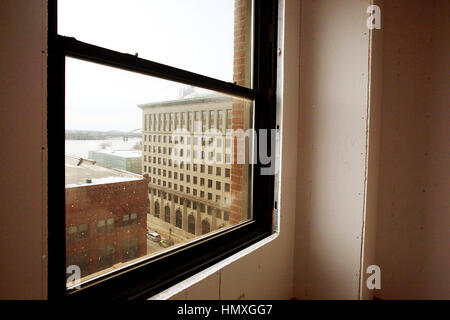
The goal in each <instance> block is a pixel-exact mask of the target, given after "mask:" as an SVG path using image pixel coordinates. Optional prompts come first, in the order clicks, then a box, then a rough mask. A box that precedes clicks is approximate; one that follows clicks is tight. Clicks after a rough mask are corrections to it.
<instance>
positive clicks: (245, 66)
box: [230, 0, 251, 225]
mask: <svg viewBox="0 0 450 320" xmlns="http://www.w3.org/2000/svg"><path fill="white" fill-rule="evenodd" d="M248 3H250V2H249V1H248V0H236V1H235V11H234V60H233V81H234V82H235V83H236V84H237V85H240V86H248V85H249V84H250V79H249V75H250V70H249V68H250V66H251V61H248V58H247V57H249V55H248V52H247V50H248V49H247V48H249V46H248V42H249V41H251V39H249V35H250V33H249V28H248V23H247V22H248V21H247V20H248V18H247V10H248V9H250V8H247V5H248ZM244 114H245V102H243V101H240V100H238V99H236V100H234V102H233V118H232V129H233V130H238V129H242V130H244V131H245V130H247V129H248V125H246V124H245V116H244ZM233 145H234V146H233V150H235V152H234V159H233V164H232V166H231V211H230V224H232V225H234V224H237V223H239V222H241V221H242V220H243V217H246V216H247V212H244V210H245V211H247V210H248V206H246V205H245V203H246V201H244V197H246V190H244V188H243V182H244V179H248V177H246V176H244V172H245V170H244V166H245V165H243V164H237V154H236V150H237V141H236V140H235V139H234V141H233Z"/></svg>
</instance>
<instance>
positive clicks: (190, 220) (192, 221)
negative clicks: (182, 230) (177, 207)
mask: <svg viewBox="0 0 450 320" xmlns="http://www.w3.org/2000/svg"><path fill="white" fill-rule="evenodd" d="M188 232H189V233H192V234H195V218H194V216H193V215H192V214H191V215H190V216H189V218H188Z"/></svg>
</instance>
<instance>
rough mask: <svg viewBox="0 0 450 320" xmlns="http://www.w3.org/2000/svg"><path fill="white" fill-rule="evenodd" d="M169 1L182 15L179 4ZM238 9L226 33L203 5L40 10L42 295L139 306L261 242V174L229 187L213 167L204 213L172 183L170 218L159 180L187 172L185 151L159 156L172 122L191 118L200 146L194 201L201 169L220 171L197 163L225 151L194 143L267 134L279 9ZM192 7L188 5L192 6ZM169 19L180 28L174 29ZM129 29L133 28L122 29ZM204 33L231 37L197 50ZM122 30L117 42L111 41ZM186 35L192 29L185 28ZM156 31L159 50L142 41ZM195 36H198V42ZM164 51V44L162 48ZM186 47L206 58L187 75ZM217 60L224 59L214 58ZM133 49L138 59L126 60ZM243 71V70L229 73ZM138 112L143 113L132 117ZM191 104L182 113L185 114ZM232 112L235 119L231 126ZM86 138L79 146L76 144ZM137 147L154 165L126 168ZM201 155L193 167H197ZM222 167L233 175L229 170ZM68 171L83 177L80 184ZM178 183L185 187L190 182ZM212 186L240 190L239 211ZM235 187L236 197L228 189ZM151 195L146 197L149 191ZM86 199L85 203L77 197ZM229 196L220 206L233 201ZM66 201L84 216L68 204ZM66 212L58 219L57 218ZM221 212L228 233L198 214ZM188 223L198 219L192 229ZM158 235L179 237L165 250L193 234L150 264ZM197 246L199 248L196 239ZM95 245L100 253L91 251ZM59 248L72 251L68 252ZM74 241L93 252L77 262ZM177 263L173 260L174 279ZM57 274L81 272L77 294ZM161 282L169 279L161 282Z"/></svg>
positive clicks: (265, 215) (252, 169)
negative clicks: (43, 26) (44, 130)
mask: <svg viewBox="0 0 450 320" xmlns="http://www.w3.org/2000/svg"><path fill="white" fill-rule="evenodd" d="M173 1H175V2H176V1H180V4H181V3H183V5H185V4H186V2H187V0H173ZM240 1H243V2H245V1H246V3H247V5H248V8H249V10H237V8H234V6H235V5H236V4H237V3H239V2H238V1H234V0H224V2H227V6H228V9H229V10H228V11H227V12H228V14H230V15H231V17H233V19H235V20H236V19H239V20H236V21H240V22H241V23H226V22H224V21H223V20H222V18H223V17H222V15H223V13H224V10H217V8H216V7H215V6H216V4H214V3H213V2H211V1H203V2H201V3H202V4H203V7H198V8H197V7H196V8H195V9H196V10H189V11H183V12H182V13H183V14H180V12H175V11H174V10H176V9H174V8H177V6H171V7H170V8H172V9H171V10H172V11H167V10H164V8H166V9H167V7H168V5H167V4H166V2H168V1H160V2H142V4H139V5H136V6H143V7H145V8H146V10H142V11H141V10H140V8H139V7H136V6H131V5H129V4H122V5H121V6H120V7H118V6H117V4H116V3H114V2H111V1H106V0H98V1H96V2H95V3H94V2H93V3H92V4H90V6H89V7H83V5H82V4H80V2H77V1H64V0H60V1H57V0H49V20H50V22H49V25H50V27H49V55H48V57H49V58H48V59H49V70H48V82H49V85H48V88H49V90H48V91H49V93H48V96H49V97H48V99H49V104H48V105H49V116H48V144H49V146H51V148H49V150H51V151H50V152H49V168H52V169H51V170H54V172H55V174H54V175H53V174H52V175H51V178H50V179H49V199H50V201H49V202H48V203H49V234H50V236H49V252H50V254H51V255H52V257H55V258H54V259H52V260H51V261H50V260H49V296H66V297H69V298H70V297H96V296H102V297H116V298H117V297H125V298H147V297H149V295H151V294H152V293H155V292H159V291H161V290H163V289H165V288H167V287H168V286H169V285H171V284H174V283H176V282H178V281H181V280H183V279H185V278H186V277H187V276H188V275H191V274H194V273H196V272H198V271H200V270H202V269H204V268H206V267H208V266H210V265H212V264H213V263H216V262H218V261H220V259H222V257H224V256H227V255H230V254H233V253H236V252H238V251H239V250H242V249H243V248H244V247H245V246H248V245H251V244H253V243H255V242H256V241H259V240H261V239H263V238H264V237H266V236H268V235H270V233H271V230H272V228H271V226H270V223H269V222H270V221H271V220H272V219H271V215H272V211H273V210H272V209H273V199H274V197H273V190H274V184H273V177H266V176H263V175H261V173H260V168H261V165H259V164H257V165H253V164H250V163H245V164H239V167H238V168H239V170H233V179H234V181H235V182H233V181H232V179H231V174H230V173H231V171H230V172H229V174H228V175H227V173H226V171H225V174H224V176H222V175H221V173H222V172H221V170H222V169H221V168H218V167H216V172H215V173H216V175H219V176H220V181H216V186H215V187H214V185H213V184H214V182H213V181H215V180H211V179H208V185H207V188H209V189H208V190H207V191H211V192H208V200H209V201H210V202H208V203H207V206H206V205H205V203H203V202H206V201H205V200H204V199H202V200H200V199H198V200H199V201H203V202H196V201H195V199H196V198H193V197H192V195H189V194H187V193H188V192H189V191H190V189H189V188H188V187H187V186H186V183H185V181H184V174H183V173H180V172H178V173H179V174H180V179H179V180H180V181H179V191H177V192H176V193H177V194H178V195H179V196H182V197H183V198H181V197H180V201H179V202H180V206H181V207H180V208H178V207H179V206H178V205H175V203H174V200H172V199H174V197H173V196H171V195H169V196H168V194H167V191H169V190H167V189H166V188H165V186H166V185H167V182H166V180H165V179H161V178H162V177H163V176H164V177H166V176H167V171H166V169H167V168H166V167H165V166H166V163H167V162H168V161H169V164H170V163H171V162H170V161H173V163H174V178H175V179H176V178H177V173H176V171H181V170H182V169H183V166H184V162H183V161H181V162H180V161H178V160H175V158H176V157H177V156H183V155H186V153H187V151H189V150H188V148H186V149H185V150H183V149H179V150H177V149H176V146H175V144H176V143H177V142H176V140H175V141H174V145H170V146H167V145H164V144H166V143H167V141H171V135H172V132H171V131H173V130H174V129H175V128H176V127H178V123H179V120H180V118H181V122H184V120H185V119H186V120H187V121H186V122H187V123H186V127H187V128H188V129H189V130H190V131H191V135H192V137H193V138H194V141H193V142H194V145H195V146H197V147H199V148H198V150H194V151H195V152H193V154H194V156H195V159H196V160H200V163H197V162H196V163H195V164H196V165H200V170H198V167H197V168H195V169H194V170H193V171H192V172H191V173H192V175H193V179H192V180H193V182H194V183H195V184H197V183H198V179H200V183H199V184H200V186H198V185H197V187H198V189H193V190H195V195H197V194H198V193H200V196H201V197H202V198H203V197H204V194H205V192H206V190H205V188H206V185H205V180H206V179H205V178H204V176H205V175H204V172H205V167H204V166H205V165H208V174H210V176H209V177H211V178H212V175H213V174H214V167H215V166H216V165H217V164H214V163H213V164H212V165H210V164H209V163H207V162H206V161H203V160H206V159H204V157H205V155H206V156H207V157H208V159H209V160H212V161H213V162H214V161H217V162H219V159H220V161H223V160H222V157H223V154H224V153H225V154H228V153H227V152H229V151H226V152H224V150H218V151H217V150H216V151H214V152H211V151H206V148H207V143H205V146H204V149H205V150H203V148H202V143H199V141H201V142H204V141H207V142H208V143H210V141H211V140H205V139H204V137H203V134H202V132H204V131H205V130H206V129H207V128H211V129H212V128H217V129H219V130H220V131H221V133H222V135H224V134H225V130H224V129H226V128H230V127H231V125H234V123H238V124H239V125H241V126H242V127H243V129H245V130H247V129H256V130H257V129H260V128H264V129H267V128H274V127H275V119H274V116H273V115H274V114H275V112H274V111H275V96H274V93H275V92H276V88H275V84H276V81H275V80H276V78H275V77H276V72H275V71H276V68H275V66H276V54H275V53H276V52H275V49H276V48H277V46H276V41H275V40H276V37H277V32H276V22H277V8H278V6H277V2H276V1H271V0H265V1H264V2H263V1H261V0H254V1H251V0H240ZM57 3H58V6H56V4H57ZM152 5H155V6H156V7H151V6H152ZM196 5H197V6H198V4H197V2H192V4H191V6H193V7H195V6H196ZM251 6H254V8H252V7H251ZM149 8H150V9H149ZM105 9H107V11H108V14H107V15H106V14H104V11H105ZM86 10H88V11H89V14H88V15H86V19H83V23H80V21H79V17H80V14H79V13H80V12H85V11H86ZM141 12H146V13H149V12H150V15H152V16H151V17H149V16H146V17H145V19H142V18H141V17H140V14H141ZM178 16H180V19H178V18H177V19H174V17H178ZM90 17H95V19H91V18H90ZM205 17H208V21H209V22H208V25H205V20H202V19H203V18H205ZM127 19H131V20H132V21H133V23H126V20H127ZM117 21H121V23H120V24H118V23H117ZM193 21H195V23H192V22H193ZM211 21H214V23H216V24H217V25H215V26H214V27H215V28H219V29H220V30H224V29H227V28H228V31H230V32H228V34H230V39H228V40H227V39H225V38H223V37H222V36H221V37H217V38H214V37H213V38H212V39H206V38H203V36H204V37H206V36H207V34H222V33H220V32H214V30H213V29H211V28H212V27H213V26H211V25H210V24H211V23H212V22H211ZM242 22H245V23H242ZM164 24H167V25H166V26H164ZM118 25H120V28H121V32H117V29H115V28H117V26H118ZM100 26H101V27H100ZM196 27H197V28H198V29H197V30H193V29H192V28H196ZM235 28H240V29H239V30H235ZM253 28H254V29H253ZM163 29H164V30H176V32H173V31H171V32H172V34H170V32H169V36H168V38H167V37H166V38H165V39H163V40H161V39H159V38H155V39H153V38H152V35H153V36H158V34H159V33H158V32H159V31H158V30H163ZM204 30H208V32H207V34H206V33H202V31H204ZM174 33H176V36H177V39H178V38H179V39H189V41H188V42H184V41H171V40H173V39H170V37H171V36H173V37H174V38H175V35H174ZM178 33H180V34H181V37H180V34H178ZM183 33H184V35H185V36H183ZM192 34H195V35H196V37H194V39H193V38H192V37H191V35H192ZM235 34H245V35H246V36H245V37H240V38H239V40H240V41H244V43H242V44H238V41H239V40H238V39H234V35H235ZM252 37H253V38H252ZM148 39H152V40H151V41H149V40H148ZM242 39H244V40H242ZM149 43H151V45H149ZM170 43H173V46H172V45H170V46H168V44H170ZM224 43H225V44H224ZM235 43H236V44H238V46H237V47H238V48H241V49H239V50H241V52H240V53H239V54H237V53H236V52H233V50H235V49H234V44H235ZM223 45H225V47H226V48H227V49H226V50H225V49H223ZM193 46H195V47H196V50H195V51H196V52H197V50H198V49H199V48H201V47H202V48H205V50H199V51H200V52H201V53H202V54H201V57H200V56H199V57H195V58H196V59H198V60H199V61H200V62H201V63H189V62H187V61H186V59H184V58H186V57H188V56H189V55H183V54H182V53H183V52H186V51H187V50H191V49H190V48H193ZM252 46H254V47H252ZM155 48H158V49H155ZM242 48H244V49H242ZM165 50H166V51H165ZM167 50H169V51H170V52H167ZM227 50H228V53H229V57H230V58H229V60H227V59H226V58H225V57H224V55H223V53H224V52H225V51H227ZM133 51H137V54H136V55H134V54H133V55H130V54H126V53H122V52H133ZM169 53H170V54H169ZM234 53H236V54H234ZM241 55H242V56H241ZM181 56H183V57H181ZM194 56H195V55H194ZM236 57H239V61H238V60H236V59H237V58H236ZM161 63H162V64H161ZM239 64H241V66H240V67H236V65H239ZM217 66H221V67H220V68H217ZM227 66H228V67H230V68H228V67H227ZM233 66H234V68H233ZM222 67H223V68H222ZM219 69H223V70H228V71H223V70H222V71H219ZM233 70H234V72H233ZM242 70H244V71H242ZM227 72H228V74H227ZM148 88H152V90H148ZM150 91H151V92H150ZM118 97H120V98H118ZM136 101H139V103H141V104H139V105H136ZM180 101H182V103H180ZM189 103H192V104H191V105H187V104H189ZM61 106H64V108H61ZM234 108H236V109H239V112H236V113H234V118H233V117H231V118H230V115H231V116H233V113H232V110H234ZM61 109H63V110H61ZM230 111H231V112H230ZM240 114H242V115H241V118H239V115H240ZM179 115H181V116H180V118H179ZM185 117H186V118H185ZM63 123H64V124H65V126H64V129H62V128H63V126H62V124H63ZM137 124H138V125H137ZM194 124H195V126H194ZM145 130H148V131H152V136H153V138H151V136H149V139H148V142H147V138H146V135H143V131H145ZM83 132H89V134H88V135H85V136H83ZM92 133H95V134H96V135H97V136H96V140H91V138H92V136H89V135H90V134H92ZM124 133H126V135H125V134H124ZM147 133H148V132H147ZM71 134H73V135H71ZM115 134H117V136H118V137H120V138H118V139H116V140H119V141H115V140H114V139H110V138H111V137H110V136H109V135H115ZM124 136H125V137H124ZM64 137H66V141H64ZM61 138H62V139H61ZM167 138H168V139H167ZM187 138H188V137H187ZM83 139H84V140H83ZM188 139H189V138H188ZM188 139H186V140H188ZM222 139H225V137H224V136H222V137H219V141H220V142H218V143H217V144H216V143H213V144H212V146H214V147H218V148H221V147H222ZM99 140H100V141H104V144H103V146H101V145H94V146H93V147H91V146H92V145H93V143H86V141H99ZM80 141H81V142H80ZM142 141H145V142H146V143H145V144H143V148H144V150H142V151H144V152H145V150H153V152H154V153H153V154H152V157H150V156H146V155H142V156H144V157H142V158H141V161H143V163H141V164H139V165H135V164H133V161H132V160H133V152H135V150H136V149H133V147H134V146H135V145H139V143H140V145H141V146H142ZM108 143H109V144H108ZM162 143H163V144H162ZM77 144H78V145H83V147H86V148H90V149H87V150H83V152H82V153H80V152H79V151H77V150H76V148H75V145H77ZM226 144H227V145H228V141H227V142H226ZM124 146H125V147H124ZM189 146H190V145H189ZM208 146H209V145H208ZM169 147H170V148H171V147H173V149H174V150H169V149H168V148H169ZM168 150H169V152H167V151H168ZM64 151H66V154H65V164H64V165H63V164H62V163H61V158H62V154H63V152H64ZM170 151H172V152H170ZM96 152H99V153H100V154H101V156H100V157H98V158H96V159H101V160H96V159H94V154H95V153H96ZM168 153H172V154H171V155H168ZM199 154H201V155H202V156H201V157H200V158H197V155H199ZM117 158H121V159H126V160H127V161H122V160H120V161H119V160H117ZM101 161H104V163H103V162H101ZM202 161H203V162H202ZM150 162H151V165H150ZM125 164H126V166H125ZM186 164H189V163H186ZM100 166H101V168H102V169H101V170H100V169H99V168H100ZM122 166H123V167H122ZM178 167H179V168H180V169H177V168H178ZM230 167H231V168H233V164H231V165H230ZM105 168H108V169H105ZM151 168H153V173H154V172H158V175H157V176H156V178H155V176H153V177H148V175H147V174H146V173H151V172H152V170H151ZM193 168H194V166H193ZM227 169H229V168H227ZM75 170H78V171H83V174H81V175H76V174H75ZM155 170H156V171H155ZM185 173H186V172H185ZM218 173H219V174H218ZM83 175H85V176H83ZM169 175H170V174H169ZM235 175H236V176H237V177H235ZM80 176H81V178H80ZM158 178H159V179H158ZM218 179H219V178H218ZM187 180H188V182H189V181H190V175H187ZM61 181H65V183H66V186H65V192H66V197H64V195H63V196H61V193H62V188H63V187H62V185H61ZM238 181H242V182H238ZM244 182H245V183H244ZM222 183H223V184H224V185H225V187H224V190H228V189H230V190H231V189H232V190H233V192H234V190H240V191H236V192H241V193H240V194H238V195H237V197H238V199H242V201H241V206H240V207H239V204H237V205H236V204H235V200H233V207H231V206H229V207H224V206H226V205H227V201H224V203H221V202H220V200H221V198H220V195H221V194H222V192H217V191H219V190H220V191H222V190H221V187H222ZM227 183H228V187H227ZM233 183H242V185H239V186H237V187H236V188H234V187H233ZM149 184H150V185H151V188H152V190H154V192H153V193H152V192H150V193H148V186H149ZM197 187H196V188H197ZM84 188H85V190H89V192H83V191H82V190H83V189H84ZM174 188H176V187H175V185H174ZM213 188H214V189H215V190H213ZM139 190H141V191H142V194H140V193H139ZM184 190H186V191H187V192H184ZM216 190H217V191H216ZM174 193H175V192H174ZM217 193H219V194H217ZM86 194H89V197H87V196H86ZM189 198H191V199H189ZM225 198H227V199H229V195H227V197H224V199H225ZM213 199H215V200H216V201H217V203H218V204H216V203H214V202H213V201H212V200H213ZM233 199H234V198H233ZM75 203H79V204H81V205H79V206H75V205H74V204H75ZM184 203H186V207H184ZM191 203H192V208H190V207H191ZM64 208H66V211H65V215H61V214H56V212H59V213H60V212H61V211H62V210H64ZM197 208H198V209H197ZM77 210H78V211H77ZM111 210H113V211H114V212H111ZM197 210H198V211H197ZM219 211H220V212H222V211H223V212H224V217H225V213H227V214H228V215H227V217H228V218H227V219H228V220H227V221H229V223H227V224H225V228H226V229H227V232H222V231H223V230H224V224H223V221H221V223H220V224H219V223H217V224H216V222H215V217H214V216H212V217H210V216H207V214H208V215H212V214H213V213H214V212H219ZM53 212H54V213H53ZM148 212H150V214H148ZM198 212H201V213H202V215H201V217H200V215H199V214H198ZM230 217H231V218H230ZM162 224H164V225H170V226H171V227H168V228H169V229H168V230H167V232H165V233H164V232H163V233H162V236H163V237H167V236H169V237H170V235H171V233H175V232H178V234H177V237H174V239H178V238H179V237H178V235H183V234H186V235H187V234H188V233H190V234H191V236H189V237H187V236H186V240H184V239H183V240H181V241H179V242H177V241H178V240H175V242H176V243H174V244H173V246H176V250H175V251H173V252H174V253H173V254H168V250H163V249H161V250H158V252H153V251H151V252H149V250H151V249H149V248H151V246H149V245H148V241H149V240H148V239H147V236H146V233H147V230H152V226H156V225H162ZM90 228H91V230H89V229H90ZM228 229H229V230H228ZM166 234H167V236H166ZM202 234H205V235H206V236H205V238H202V241H197V238H198V237H200V236H201V235H202ZM98 235H101V239H103V240H104V241H102V242H101V241H97V240H98V239H97V236H98ZM64 239H68V241H67V243H66V241H64ZM78 242H80V243H81V242H83V243H84V244H86V245H85V246H84V248H89V249H85V251H76V250H73V249H74V248H75V246H76V245H78ZM66 244H67V247H66ZM207 248H213V249H207ZM158 249H159V248H158ZM74 252H76V253H74ZM179 261H183V266H182V270H180V269H179ZM67 263H71V264H76V265H78V266H80V268H81V270H82V279H81V280H82V281H81V282H82V283H81V290H79V289H77V288H75V287H72V286H71V285H70V284H66V283H61V281H60V279H64V278H63V277H64V276H62V274H64V275H65V276H67V275H66V274H65V271H66V270H65V266H67ZM117 266H120V268H117ZM118 269H120V272H118ZM142 275H145V276H144V277H143V276H142ZM161 279H165V280H164V282H162V281H161Z"/></svg>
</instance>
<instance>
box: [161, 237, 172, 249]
mask: <svg viewBox="0 0 450 320" xmlns="http://www.w3.org/2000/svg"><path fill="white" fill-rule="evenodd" d="M159 245H160V246H161V247H163V248H167V247H170V246H172V245H173V241H172V240H167V239H163V240H161V241H159Z"/></svg>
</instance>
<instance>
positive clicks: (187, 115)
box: [144, 109, 233, 131]
mask: <svg viewBox="0 0 450 320" xmlns="http://www.w3.org/2000/svg"><path fill="white" fill-rule="evenodd" d="M224 117H226V118H224ZM232 119H233V112H232V110H231V109H228V110H209V111H193V112H174V113H158V114H147V115H144V128H145V131H172V130H177V129H181V128H183V129H186V130H193V129H195V131H200V130H199V129H200V128H201V130H202V131H206V130H207V129H217V130H220V131H221V130H223V128H224V125H225V128H226V129H231V126H232ZM186 120H187V121H186ZM224 120H225V121H224ZM194 124H198V125H199V127H200V128H194V127H193V126H194Z"/></svg>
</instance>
